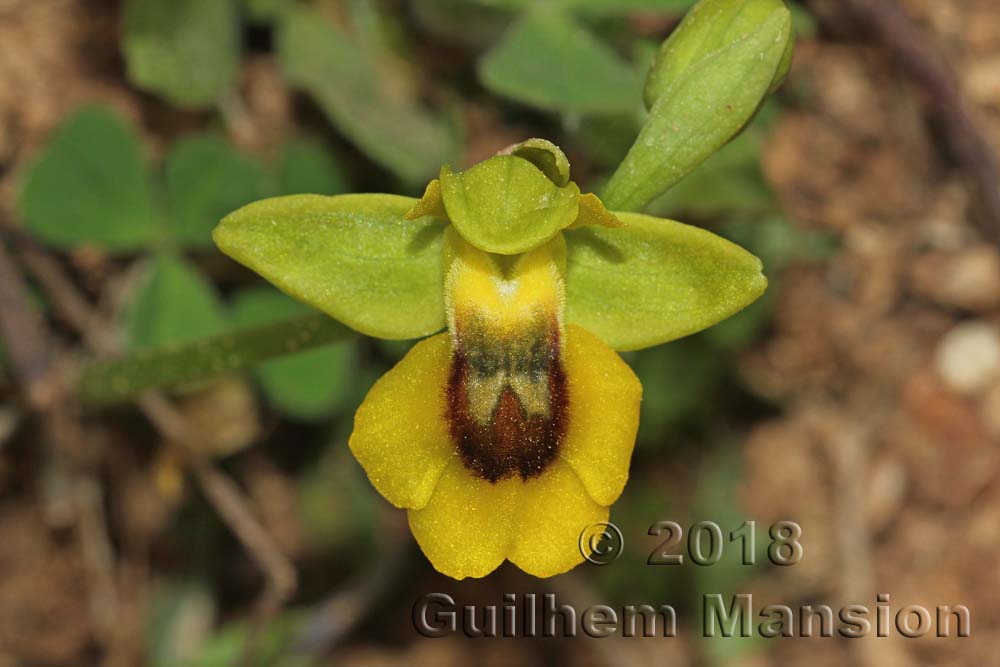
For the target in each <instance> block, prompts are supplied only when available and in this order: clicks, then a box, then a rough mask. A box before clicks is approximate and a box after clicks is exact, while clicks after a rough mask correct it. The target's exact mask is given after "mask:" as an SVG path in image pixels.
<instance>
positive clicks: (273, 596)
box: [139, 392, 296, 613]
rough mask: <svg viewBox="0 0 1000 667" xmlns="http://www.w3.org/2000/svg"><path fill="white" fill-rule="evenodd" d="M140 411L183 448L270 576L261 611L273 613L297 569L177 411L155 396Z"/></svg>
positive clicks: (233, 527) (201, 481) (288, 592)
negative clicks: (201, 452) (209, 457)
mask: <svg viewBox="0 0 1000 667" xmlns="http://www.w3.org/2000/svg"><path fill="white" fill-rule="evenodd" d="M139 407H140V408H141V409H142V411H143V413H144V414H145V415H146V416H147V417H148V418H149V419H150V421H152V422H153V424H154V426H156V428H157V429H158V430H159V431H160V432H161V433H162V434H163V435H164V436H165V437H166V438H167V439H169V440H170V441H171V442H173V443H176V444H178V445H180V446H181V447H183V449H184V452H185V454H186V455H187V459H188V462H189V464H190V466H191V471H192V472H193V473H194V475H195V477H196V478H197V480H198V484H199V486H200V487H201V489H202V491H203V492H204V493H205V496H206V497H207V498H208V499H209V501H210V502H211V503H212V506H213V507H214V508H215V510H216V511H217V512H218V513H219V515H220V516H221V517H222V518H223V520H225V522H226V525H228V526H229V528H230V529H231V530H232V531H233V533H234V534H235V535H236V537H237V538H238V539H239V540H240V542H241V543H242V544H243V546H244V547H246V549H247V551H248V552H249V553H250V556H251V557H252V558H253V559H254V560H255V561H256V562H257V564H258V566H260V568H261V570H262V571H263V572H264V574H265V575H266V576H267V578H268V588H267V590H266V591H265V593H264V595H263V596H262V597H261V601H260V607H261V608H262V609H263V610H265V611H267V612H268V613H273V611H274V610H276V609H277V608H279V607H280V606H281V605H282V604H283V603H284V602H285V601H286V600H287V599H288V598H289V597H290V596H291V594H292V592H294V590H295V586H296V574H295V569H294V568H293V567H292V565H291V563H290V562H289V561H288V559H287V558H286V557H285V555H284V554H282V553H281V551H280V549H278V547H277V545H276V544H275V543H274V540H272V539H271V537H270V535H268V533H267V530H265V529H264V527H263V526H262V525H261V523H260V522H259V521H258V520H257V518H256V517H255V516H254V515H253V512H252V511H251V510H250V509H249V507H250V501H249V500H247V499H246V498H245V497H244V496H243V493H242V492H241V491H240V490H239V488H238V487H237V486H236V485H235V484H234V483H233V482H232V480H231V479H229V478H228V477H226V476H225V475H223V474H222V473H220V472H219V471H218V470H216V469H215V467H214V466H212V465H211V464H209V463H208V462H207V461H206V460H205V459H204V457H203V456H201V455H199V454H198V452H199V451H204V450H205V449H206V448H204V447H199V446H198V443H199V442H200V441H201V437H200V435H199V434H197V433H195V432H194V431H193V430H192V429H191V427H190V426H189V424H188V423H187V421H186V420H185V418H184V416H183V415H182V414H181V413H180V412H178V411H177V408H175V407H174V406H173V405H172V404H171V403H170V401H168V400H167V399H166V398H164V397H163V396H162V395H160V394H157V393H155V392H151V393H148V394H146V395H144V396H142V397H141V398H140V399H139Z"/></svg>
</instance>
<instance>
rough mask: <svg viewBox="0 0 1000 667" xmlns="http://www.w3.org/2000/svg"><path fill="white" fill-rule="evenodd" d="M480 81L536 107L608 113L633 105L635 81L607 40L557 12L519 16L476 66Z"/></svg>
mask: <svg viewBox="0 0 1000 667" xmlns="http://www.w3.org/2000/svg"><path fill="white" fill-rule="evenodd" d="M479 77H480V79H481V80H482V82H483V84H484V85H485V86H486V87H488V88H489V89H490V90H493V91H494V92H496V93H499V94H501V95H505V96H507V97H510V98H512V99H515V100H517V101H519V102H523V103H525V104H529V105H531V106H535V107H538V108H541V109H547V110H550V111H560V112H569V113H586V114H592V113H594V114H613V113H618V112H622V111H630V110H631V109H632V108H633V107H634V106H635V103H636V102H635V98H636V94H637V92H638V91H639V82H638V81H637V79H636V76H635V72H634V71H633V69H632V67H631V66H630V65H629V64H628V63H627V62H625V61H624V60H622V59H621V58H620V57H619V56H618V55H617V54H616V53H614V51H612V50H611V49H610V48H609V47H608V45H607V44H605V43H604V42H602V41H601V40H599V39H597V38H596V37H594V35H592V34H591V33H590V32H589V31H587V30H586V29H585V28H583V27H582V26H580V25H578V24H577V23H576V22H575V21H573V19H572V18H570V17H568V16H564V15H562V14H559V13H556V12H542V11H532V12H530V13H528V14H527V15H525V16H524V17H523V18H521V19H519V20H518V21H517V22H516V23H515V24H514V25H513V26H511V28H510V29H509V30H508V31H507V32H506V33H505V34H504V36H503V37H502V38H501V40H500V42H499V43H498V44H497V45H496V46H495V47H493V49H492V50H491V51H490V52H489V53H488V54H486V56H485V57H484V58H483V60H482V62H481V63H480V66H479Z"/></svg>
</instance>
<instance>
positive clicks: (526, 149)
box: [499, 137, 569, 187]
mask: <svg viewBox="0 0 1000 667" xmlns="http://www.w3.org/2000/svg"><path fill="white" fill-rule="evenodd" d="M499 154H500V155H516V156H517V157H521V158H524V159H525V160H527V161H528V162H530V163H531V164H533V165H535V166H536V167H538V168H539V169H540V170H541V171H542V173H543V174H545V175H546V176H547V177H548V179H549V180H550V181H552V182H553V183H555V184H556V185H558V186H559V187H562V186H564V185H566V184H567V183H569V160H568V159H567V158H566V154H565V153H563V152H562V149H561V148H559V147H558V146H556V145H555V144H554V143H552V142H551V141H549V140H548V139H539V138H537V137H535V138H533V139H525V140H524V141H522V142H521V143H519V144H514V145H512V146H508V147H507V148H505V149H503V150H502V151H500V153H499Z"/></svg>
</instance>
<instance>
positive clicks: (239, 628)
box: [185, 610, 314, 667]
mask: <svg viewBox="0 0 1000 667" xmlns="http://www.w3.org/2000/svg"><path fill="white" fill-rule="evenodd" d="M305 621H306V619H305V614H304V613H303V612H301V611H296V610H286V611H283V612H281V613H280V614H278V615H276V616H274V617H273V618H270V619H268V621H267V622H266V623H265V624H263V626H258V625H256V624H253V623H251V622H243V621H235V622H232V623H228V624H226V625H225V626H224V627H223V628H222V629H221V630H219V632H218V633H216V634H215V635H214V636H213V637H211V638H210V639H209V640H208V641H206V642H204V644H203V645H202V646H201V647H200V648H199V651H198V654H197V656H196V657H194V658H193V659H192V660H191V661H190V662H188V663H187V664H186V665H185V667H239V666H241V665H247V664H249V665H254V666H256V665H269V666H270V667H309V665H311V664H314V661H313V660H311V659H310V658H309V657H307V656H304V655H296V654H295V652H294V651H293V649H292V644H293V642H294V641H295V639H296V637H297V636H298V634H299V632H300V628H301V626H302V624H303V623H304V622H305ZM251 639H252V641H253V646H254V649H255V650H254V653H253V660H251V661H249V663H248V662H247V661H246V660H245V657H246V646H247V644H248V643H249V642H250V641H251Z"/></svg>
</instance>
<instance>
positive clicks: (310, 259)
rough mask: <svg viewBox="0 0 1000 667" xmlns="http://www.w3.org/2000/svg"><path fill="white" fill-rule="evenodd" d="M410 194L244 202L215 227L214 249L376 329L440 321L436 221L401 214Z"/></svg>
mask: <svg viewBox="0 0 1000 667" xmlns="http://www.w3.org/2000/svg"><path fill="white" fill-rule="evenodd" d="M416 202H417V200H415V199H413V198H411V197H400V196H397V195H384V194H352V195H337V196H333V197H324V196H321V195H291V196H287V197H274V198H271V199H264V200H262V201H259V202H256V203H253V204H250V205H248V206H244V207H243V208H241V209H239V210H237V211H235V212H233V213H230V214H229V215H228V216H226V217H225V218H224V219H223V220H222V222H220V223H219V225H218V227H216V228H215V232H214V234H213V238H214V239H215V243H216V244H217V245H218V246H219V248H220V249H221V250H222V251H223V252H224V253H226V254H227V255H229V256H230V257H232V258H233V259H235V260H236V261H238V262H240V263H241V264H243V265H245V266H247V267H249V268H250V269H253V270H254V271H256V272H257V273H259V274H260V275H262V276H264V277H265V278H266V279H268V280H269V281H271V282H272V283H274V284H275V285H276V286H278V287H279V288H281V289H282V290H284V291H285V292H287V293H288V294H290V295H292V296H294V297H296V298H297V299H299V300H301V301H304V302H305V303H307V304H309V305H311V306H314V307H315V308H318V309H320V310H322V311H323V312H325V313H327V314H328V315H330V316H331V317H333V318H335V319H337V320H339V321H341V322H343V323H344V324H346V325H348V326H349V327H351V328H353V329H356V330H357V331H360V332H361V333H363V334H366V335H369V336H375V337H378V338H390V339H403V338H417V337H419V336H426V335H427V334H430V333H434V332H435V331H437V330H439V329H441V328H442V327H444V325H445V311H444V295H443V285H444V273H443V271H444V269H443V266H444V263H443V254H442V253H443V251H442V238H443V231H444V228H445V223H444V222H442V221H439V220H434V219H432V218H421V219H418V220H406V219H405V218H404V216H405V215H406V212H407V211H409V210H410V209H411V208H413V206H414V204H416Z"/></svg>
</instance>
